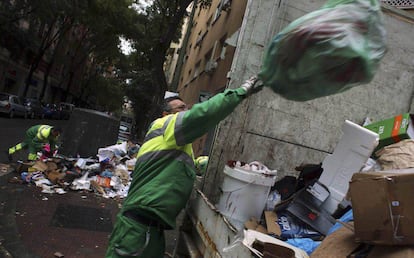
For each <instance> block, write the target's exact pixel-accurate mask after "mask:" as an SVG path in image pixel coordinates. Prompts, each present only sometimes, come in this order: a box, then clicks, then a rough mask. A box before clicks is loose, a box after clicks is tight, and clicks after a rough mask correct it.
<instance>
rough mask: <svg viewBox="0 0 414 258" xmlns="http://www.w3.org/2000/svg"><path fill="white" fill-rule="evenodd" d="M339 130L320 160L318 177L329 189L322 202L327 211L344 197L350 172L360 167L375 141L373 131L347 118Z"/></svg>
mask: <svg viewBox="0 0 414 258" xmlns="http://www.w3.org/2000/svg"><path fill="white" fill-rule="evenodd" d="M342 132H343V136H342V138H341V140H340V141H339V142H338V144H337V145H336V147H335V149H334V152H333V153H332V154H331V155H328V156H327V157H325V159H324V161H323V162H322V168H323V172H322V174H321V176H320V178H319V182H320V183H321V184H323V185H325V186H326V187H328V189H329V192H330V196H329V197H328V199H327V200H326V201H325V202H324V203H323V205H322V207H323V208H324V209H325V210H326V211H328V212H329V213H330V214H333V213H334V212H335V210H336V209H337V208H338V204H339V203H341V202H342V200H343V199H344V197H345V196H346V194H347V192H348V188H349V181H350V180H351V177H352V175H353V174H354V173H357V172H359V171H360V170H361V169H362V167H363V166H364V165H365V163H366V162H367V160H368V159H369V157H370V156H371V154H372V152H373V151H374V149H375V147H377V145H378V141H379V136H378V134H377V133H375V132H372V131H370V130H368V129H366V128H364V127H362V126H360V125H357V124H355V123H353V122H351V121H348V120H346V121H345V123H344V124H343V126H342Z"/></svg>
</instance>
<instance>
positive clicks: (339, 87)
mask: <svg viewBox="0 0 414 258" xmlns="http://www.w3.org/2000/svg"><path fill="white" fill-rule="evenodd" d="M385 52H386V45H385V29H384V25H383V21H382V13H381V7H380V4H379V3H378V1H377V0H331V1H328V2H327V3H326V4H325V5H324V6H323V7H322V9H320V10H317V11H314V12H311V13H309V14H307V15H305V16H303V17H301V18H299V19H297V20H295V21H293V22H292V23H290V24H289V25H288V26H287V27H286V28H285V29H283V30H282V31H281V32H280V33H278V34H277V35H276V36H275V37H274V38H273V40H272V42H271V44H270V46H269V48H268V49H267V52H266V53H265V56H264V60H263V65H262V68H261V71H260V73H259V75H258V76H259V79H261V80H262V81H263V83H264V85H265V86H268V87H271V88H272V90H273V91H274V92H276V93H278V94H280V95H281V96H282V97H284V98H286V99H290V100H296V101H306V100H310V99H315V98H319V97H323V96H328V95H332V94H336V93H340V92H343V91H345V90H348V89H350V88H352V87H354V86H357V85H360V84H363V83H368V82H370V81H371V80H372V78H373V77H374V74H375V72H376V70H377V67H378V65H379V62H380V61H381V59H382V57H383V56H384V55H385Z"/></svg>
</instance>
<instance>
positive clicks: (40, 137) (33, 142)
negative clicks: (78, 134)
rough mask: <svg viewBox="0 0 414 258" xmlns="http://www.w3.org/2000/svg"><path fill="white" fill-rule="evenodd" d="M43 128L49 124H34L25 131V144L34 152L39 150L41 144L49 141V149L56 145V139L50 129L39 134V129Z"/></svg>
mask: <svg viewBox="0 0 414 258" xmlns="http://www.w3.org/2000/svg"><path fill="white" fill-rule="evenodd" d="M41 127H43V128H50V127H51V126H49V125H34V126H32V127H30V128H29V129H27V131H26V139H25V142H26V144H28V145H29V151H30V152H34V153H36V152H37V151H40V150H41V149H42V147H43V144H45V143H49V144H50V149H51V150H52V151H53V150H54V148H55V145H56V141H57V139H56V138H55V137H53V136H51V135H50V134H51V130H48V133H47V134H39V129H40V128H41Z"/></svg>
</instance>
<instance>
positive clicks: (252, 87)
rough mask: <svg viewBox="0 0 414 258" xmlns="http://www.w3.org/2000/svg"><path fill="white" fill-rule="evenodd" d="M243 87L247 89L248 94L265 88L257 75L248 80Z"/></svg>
mask: <svg viewBox="0 0 414 258" xmlns="http://www.w3.org/2000/svg"><path fill="white" fill-rule="evenodd" d="M241 87H242V88H243V89H245V90H246V93H247V95H252V94H254V93H256V92H259V91H261V90H262V89H263V83H262V82H259V79H258V78H257V77H256V76H252V77H250V78H249V79H248V80H246V81H245V82H244V83H243V84H242V86H241Z"/></svg>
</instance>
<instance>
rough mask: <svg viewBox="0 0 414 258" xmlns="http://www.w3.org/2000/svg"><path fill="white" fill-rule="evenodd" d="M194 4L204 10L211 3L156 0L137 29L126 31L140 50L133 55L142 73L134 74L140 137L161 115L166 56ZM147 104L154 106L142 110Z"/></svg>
mask: <svg viewBox="0 0 414 258" xmlns="http://www.w3.org/2000/svg"><path fill="white" fill-rule="evenodd" d="M193 2H194V5H197V4H199V5H200V6H201V7H208V6H209V5H210V4H211V0H199V1H197V0H195V1H192V0H175V1H171V0H154V1H152V4H151V5H149V6H148V7H147V8H145V9H144V11H143V12H140V13H139V17H138V19H137V21H136V25H135V27H133V28H131V30H130V31H127V32H125V35H124V36H125V37H126V38H127V39H130V40H131V41H133V42H134V44H133V46H134V48H135V49H137V51H136V52H135V53H134V54H133V56H134V58H135V64H136V69H137V70H140V72H136V73H135V74H134V75H135V76H136V77H135V78H134V80H133V81H134V82H133V84H132V85H134V89H133V92H135V94H134V95H133V96H134V98H135V99H134V103H135V107H134V110H135V113H136V121H137V128H138V132H141V134H142V132H145V131H146V129H147V127H148V125H149V123H150V122H151V121H152V120H153V119H154V118H156V117H157V116H159V115H160V104H161V102H162V100H163V96H164V92H165V91H166V90H168V85H167V82H166V77H165V74H164V69H163V66H164V62H165V59H166V53H167V51H168V49H169V47H170V45H171V43H172V42H177V41H178V39H179V37H180V33H181V25H182V22H183V19H184V18H185V17H186V16H187V8H188V7H189V5H190V4H191V3H193ZM135 4H137V5H140V1H135ZM138 92H139V94H137V93H138ZM149 96H151V97H149ZM149 100H151V102H150V101H149ZM148 102H149V103H152V105H149V106H147V107H146V108H145V107H143V104H142V103H148ZM141 108H144V109H141Z"/></svg>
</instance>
